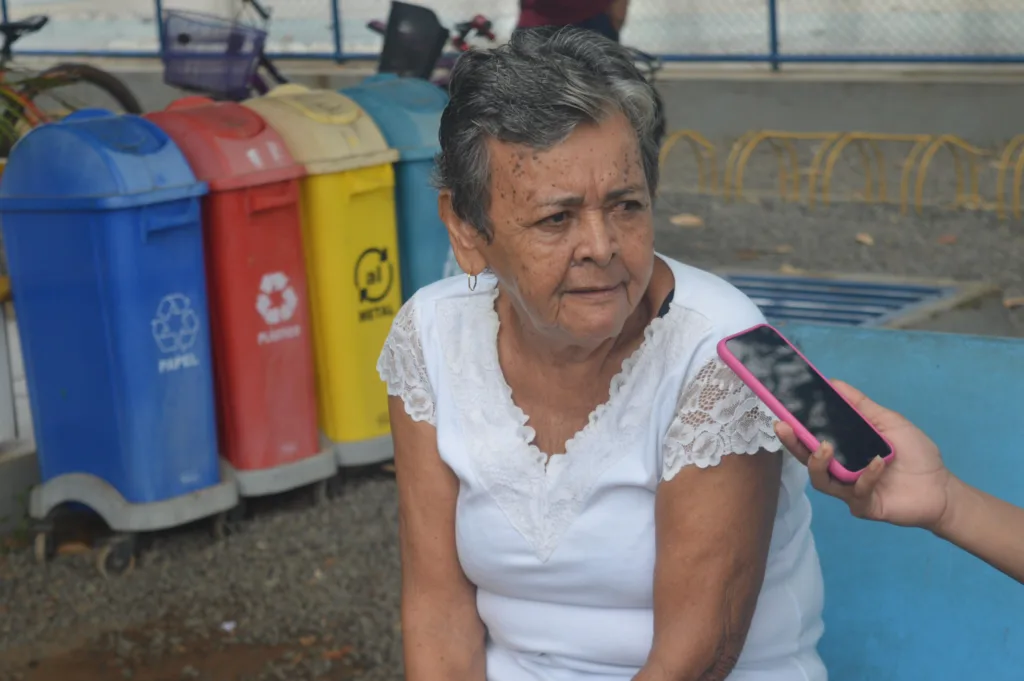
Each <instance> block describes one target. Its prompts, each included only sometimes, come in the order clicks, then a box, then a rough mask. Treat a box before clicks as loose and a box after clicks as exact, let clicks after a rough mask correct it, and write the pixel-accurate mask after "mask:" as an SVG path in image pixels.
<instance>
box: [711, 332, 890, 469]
mask: <svg viewBox="0 0 1024 681" xmlns="http://www.w3.org/2000/svg"><path fill="white" fill-rule="evenodd" d="M726 347H728V348H729V351H730V352H731V353H732V354H733V355H734V356H735V357H736V359H738V360H739V361H740V363H741V364H743V366H744V367H746V368H747V370H748V371H750V373H752V374H754V376H755V377H756V378H757V380H759V381H760V382H761V383H762V384H763V385H764V387H765V388H767V389H768V392H770V393H771V394H772V395H774V396H775V398H776V399H777V400H778V401H779V402H781V403H782V406H784V407H785V408H786V409H788V410H789V412H790V413H791V414H792V415H793V416H795V417H796V419H797V421H799V422H800V423H802V424H803V426H804V427H805V428H806V429H807V430H808V431H810V433H811V434H812V435H814V437H815V438H817V440H818V442H824V441H826V440H827V441H829V442H831V443H832V446H833V447H834V448H835V459H836V461H837V462H839V464H841V465H842V466H843V468H845V469H846V470H848V471H852V472H857V471H860V470H863V469H864V468H866V467H867V465H868V464H870V463H871V461H872V459H874V458H875V457H876V456H881V457H886V456H888V455H889V454H890V453H891V450H890V448H889V445H888V444H887V443H886V442H885V440H883V439H882V437H881V436H880V435H879V434H878V433H877V432H875V429H874V428H872V427H871V426H870V425H869V424H868V423H867V422H866V421H865V420H864V419H863V418H862V417H861V416H860V414H858V413H857V412H856V411H855V410H854V409H853V407H851V406H850V405H849V404H848V403H847V402H846V400H844V399H843V398H842V397H841V396H840V395H839V393H837V392H836V390H835V388H833V387H832V385H831V384H830V383H829V382H828V381H826V380H825V379H824V378H822V376H821V374H819V373H818V372H817V371H815V370H814V369H812V368H811V366H810V365H809V364H807V362H806V361H805V360H804V359H803V358H802V357H800V355H799V354H797V353H796V351H795V350H793V348H792V347H791V346H790V345H789V344H788V343H787V342H786V341H785V340H784V339H783V338H782V336H780V335H779V334H778V332H776V331H775V330H774V329H772V328H770V327H766V326H762V327H758V328H756V329H753V330H751V331H748V332H747V333H744V334H742V335H740V336H737V337H735V338H732V339H730V340H728V341H726Z"/></svg>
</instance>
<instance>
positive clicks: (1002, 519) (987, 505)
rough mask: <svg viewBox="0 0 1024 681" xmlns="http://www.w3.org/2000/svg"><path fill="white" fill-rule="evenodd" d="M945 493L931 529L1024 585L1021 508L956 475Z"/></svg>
mask: <svg viewBox="0 0 1024 681" xmlns="http://www.w3.org/2000/svg"><path fill="white" fill-rule="evenodd" d="M896 455H897V456H899V453H897V454H896ZM947 495H948V501H947V507H946V512H945V513H944V514H943V518H942V519H941V520H940V521H939V523H938V525H936V527H934V528H933V529H932V531H933V532H934V533H935V534H936V535H937V536H939V537H942V538H943V539H945V540H946V541H948V542H950V543H952V544H954V545H956V546H958V547H960V548H962V549H963V550H964V551H968V552H969V553H972V554H974V556H976V557H978V558H980V559H981V560H983V561H985V562H986V563H988V564H989V565H991V566H992V567H994V568H996V569H997V570H999V571H1000V572H1003V573H1004V574H1006V575H1008V576H1010V577H1012V578H1013V579H1015V580H1017V581H1018V582H1020V583H1022V584H1024V508H1018V507H1016V506H1014V505H1013V504H1010V503H1008V502H1005V501H1003V500H1002V499H997V498H995V497H994V496H992V495H991V494H986V493H985V492H982V491H981V490H979V489H977V488H974V487H971V486H970V485H968V484H966V483H964V482H963V481H961V480H960V479H958V478H951V479H950V483H949V487H948V491H947Z"/></svg>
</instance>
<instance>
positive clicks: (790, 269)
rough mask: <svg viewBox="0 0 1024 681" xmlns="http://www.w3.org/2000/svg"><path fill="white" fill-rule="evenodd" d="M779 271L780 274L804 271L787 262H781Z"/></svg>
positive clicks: (801, 272)
mask: <svg viewBox="0 0 1024 681" xmlns="http://www.w3.org/2000/svg"><path fill="white" fill-rule="evenodd" d="M779 272H781V273H782V274H803V273H804V271H803V270H802V269H800V268H799V267H793V266H792V265H790V264H789V263H788V262H787V263H782V267H780V268H779Z"/></svg>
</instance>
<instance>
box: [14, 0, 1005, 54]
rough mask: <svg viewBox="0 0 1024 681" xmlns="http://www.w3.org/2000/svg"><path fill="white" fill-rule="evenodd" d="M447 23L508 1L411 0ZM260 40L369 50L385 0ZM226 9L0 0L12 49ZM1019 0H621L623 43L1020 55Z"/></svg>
mask: <svg viewBox="0 0 1024 681" xmlns="http://www.w3.org/2000/svg"><path fill="white" fill-rule="evenodd" d="M419 1H420V2H421V4H424V5H427V6H429V7H431V8H432V9H433V10H434V11H435V12H437V14H438V16H439V18H440V19H441V21H442V23H444V24H445V25H448V26H451V25H453V24H455V23H456V22H459V21H464V20H467V19H470V18H472V17H473V16H474V15H476V14H484V15H486V16H488V17H489V18H490V19H491V20H492V21H493V22H494V24H495V29H496V33H497V34H498V35H499V37H501V36H508V34H509V33H510V32H511V31H512V29H513V28H514V27H515V24H516V20H517V18H518V15H519V0H419ZM264 4H266V5H268V6H269V7H271V8H272V9H273V15H274V17H273V22H272V24H271V31H270V50H271V51H272V52H273V53H276V54H282V53H283V54H288V55H294V56H302V55H309V56H326V57H332V56H333V57H339V58H340V57H353V56H372V55H374V54H376V53H377V52H378V51H379V50H380V46H381V39H380V37H379V36H377V35H376V34H374V33H373V32H372V31H370V30H369V29H367V28H366V23H367V22H368V21H371V20H373V19H381V20H383V19H386V18H387V13H388V3H387V2H385V1H384V0H265V3H264ZM161 5H162V6H163V8H164V9H187V10H193V11H203V12H209V13H213V14H218V15H222V16H232V15H234V14H235V13H236V12H237V11H238V9H239V7H240V6H241V0H163V2H162V3H161V2H160V1H159V0H6V1H4V0H0V8H3V9H4V10H5V12H6V16H7V17H8V18H10V19H18V18H23V17H25V16H28V15H30V14H47V15H49V16H50V17H51V22H50V24H49V25H48V26H47V27H46V28H45V29H44V30H43V31H42V32H40V33H39V34H38V35H33V36H28V37H26V38H24V39H23V41H21V42H19V44H18V47H19V49H20V50H21V51H23V52H81V53H96V54H103V53H110V54H153V53H156V52H157V51H158V49H159V41H158V38H157V35H158V30H157V29H158V23H157V8H159V7H160V6H161ZM1022 35H1024V0H827V1H822V0H632V1H631V3H630V8H629V15H628V19H627V24H626V27H625V29H624V31H623V34H622V39H623V42H625V43H627V44H629V45H632V46H634V47H637V48H640V49H642V50H644V51H646V52H651V53H655V54H660V55H663V56H665V57H667V58H669V59H675V60H680V61H687V60H691V61H760V62H770V63H774V64H777V63H784V62H801V61H806V62H811V61H816V62H829V61H879V62H881V61H893V62H899V61H936V62H940V61H941V62H958V61H961V62H970V61H992V62H1001V61H1006V62H1010V61H1020V62H1024V47H1021V46H1020V44H1019V43H1020V42H1021V40H1020V38H1021V36H1022Z"/></svg>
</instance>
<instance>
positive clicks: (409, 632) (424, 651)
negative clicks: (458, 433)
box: [377, 296, 487, 681]
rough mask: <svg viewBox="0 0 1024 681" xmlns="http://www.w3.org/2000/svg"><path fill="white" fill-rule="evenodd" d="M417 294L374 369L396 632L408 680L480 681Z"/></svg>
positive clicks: (473, 612) (472, 591)
mask: <svg viewBox="0 0 1024 681" xmlns="http://www.w3.org/2000/svg"><path fill="white" fill-rule="evenodd" d="M422 343H423V337H422V336H421V333H420V330H419V327H418V318H417V313H416V298H415V296H414V297H413V299H412V300H410V301H409V302H408V303H406V304H405V305H404V306H403V307H402V309H401V310H399V312H398V314H397V315H396V316H395V321H394V323H393V324H392V326H391V333H390V335H389V336H388V339H387V341H386V342H385V343H384V350H383V351H382V352H381V356H380V360H379V361H378V362H377V369H378V371H379V372H380V375H381V378H382V379H383V380H384V382H385V383H386V384H387V391H388V394H389V395H390V396H391V397H390V398H389V400H388V413H389V416H390V420H391V437H392V440H393V441H394V447H395V476H396V479H397V485H398V530H399V546H400V549H401V557H402V636H403V645H404V651H405V678H406V680H407V681H450V680H451V679H459V680H460V681H463V680H465V681H485V680H486V677H487V675H486V671H485V667H486V660H485V647H484V646H485V636H486V632H485V627H484V625H483V622H481V620H480V615H479V613H478V612H477V609H476V587H475V586H474V585H473V584H472V583H471V582H470V581H469V579H468V578H467V577H466V575H465V573H464V572H463V571H462V566H461V565H460V563H459V557H458V551H457V549H456V545H455V505H456V501H457V499H458V494H459V481H458V478H457V477H456V476H455V474H454V473H453V472H452V470H451V469H450V468H449V467H448V465H447V464H445V463H444V461H443V460H442V459H441V455H440V454H439V453H438V450H437V428H436V412H435V404H434V391H433V387H432V386H431V385H430V377H429V375H428V373H427V368H426V362H425V361H424V353H423V344H422Z"/></svg>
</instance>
